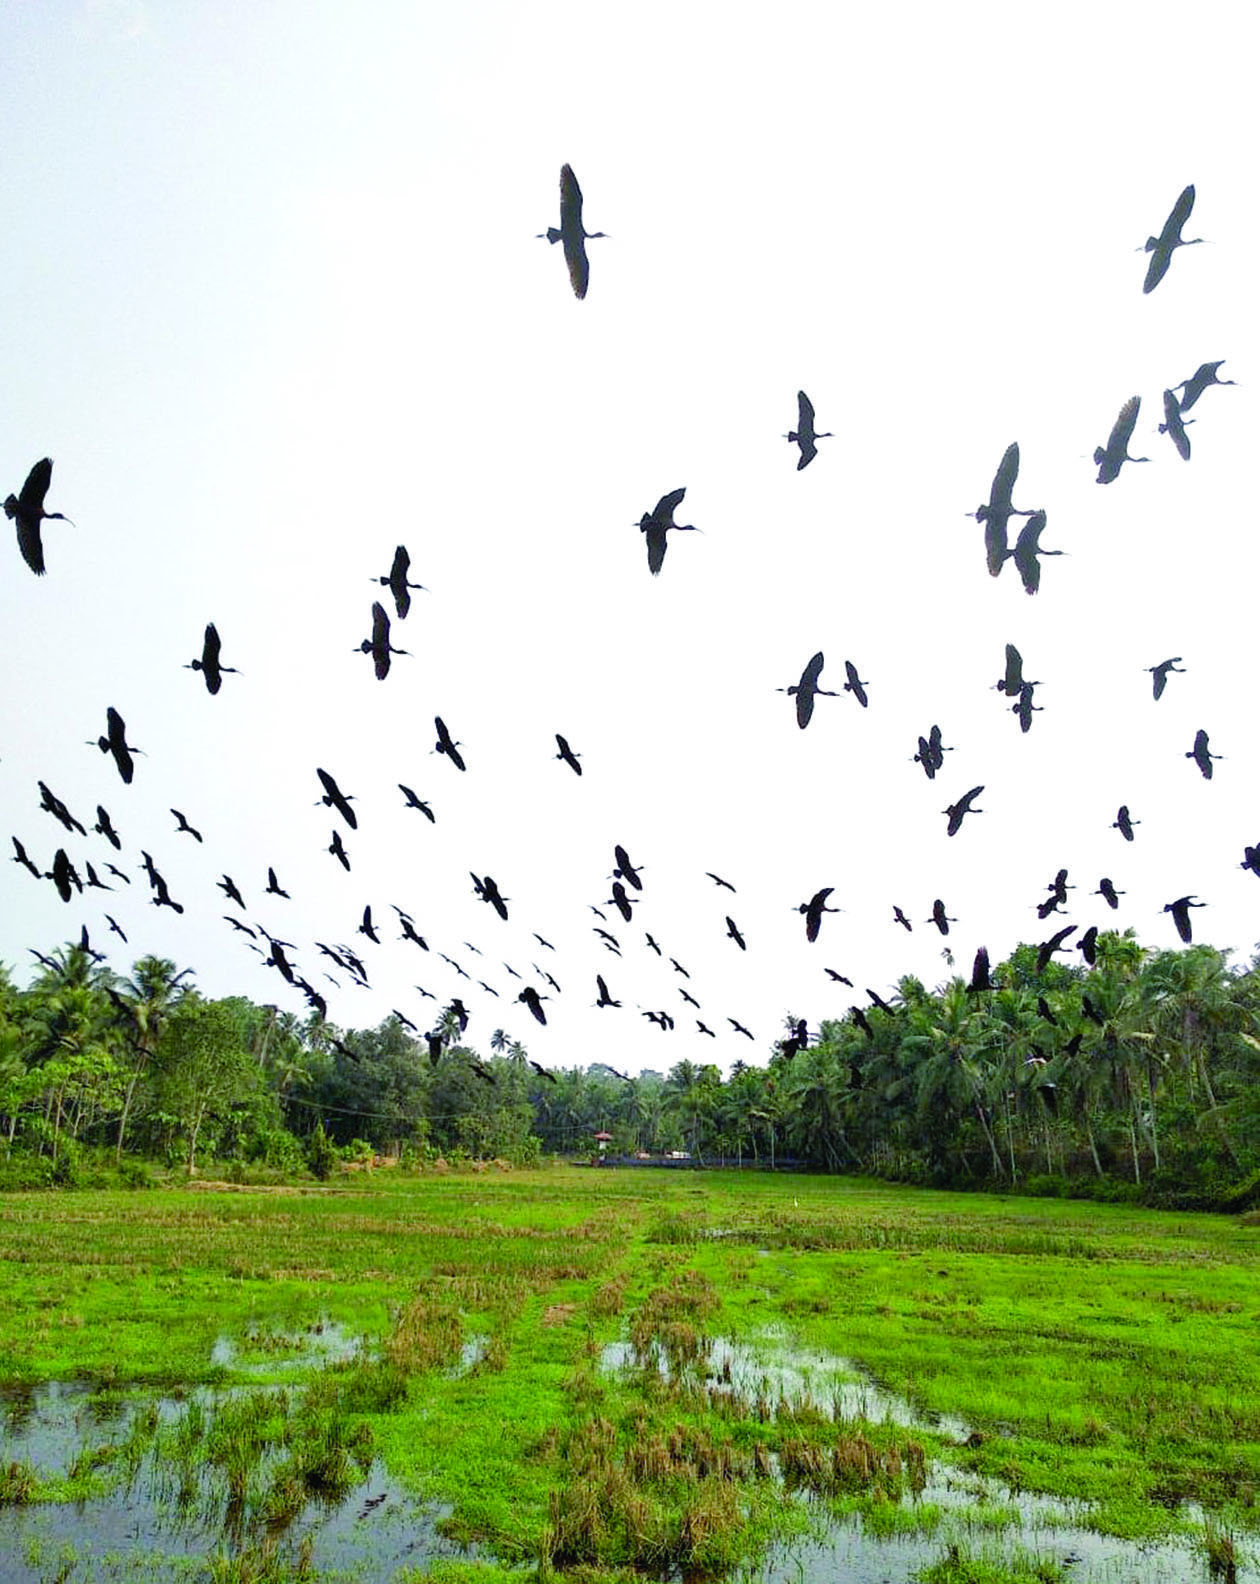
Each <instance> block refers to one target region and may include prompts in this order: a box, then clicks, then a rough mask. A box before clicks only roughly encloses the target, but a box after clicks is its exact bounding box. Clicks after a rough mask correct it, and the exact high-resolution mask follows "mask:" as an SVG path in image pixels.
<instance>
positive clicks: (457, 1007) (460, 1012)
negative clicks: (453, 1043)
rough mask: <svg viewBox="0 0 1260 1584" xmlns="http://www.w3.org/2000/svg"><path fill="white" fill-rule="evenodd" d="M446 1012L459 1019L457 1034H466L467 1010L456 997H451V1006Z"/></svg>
mask: <svg viewBox="0 0 1260 1584" xmlns="http://www.w3.org/2000/svg"><path fill="white" fill-rule="evenodd" d="M447 1010H448V1011H449V1012H453V1013H454V1014H455V1016H456V1017H457V1018H458V1019H459V1032H460V1033H461V1034H464V1033H466V1032H467V1029H468V1008H467V1007H466V1006H465V1005H464V1003H463V1002H462V1001H461V1000H460V998H459V997H458V996H454V997H452V999H451V1004H450V1006H449V1007H448V1008H447Z"/></svg>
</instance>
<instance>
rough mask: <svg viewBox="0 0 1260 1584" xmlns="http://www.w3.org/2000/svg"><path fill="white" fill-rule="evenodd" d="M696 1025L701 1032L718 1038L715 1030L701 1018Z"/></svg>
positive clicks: (711, 1037)
mask: <svg viewBox="0 0 1260 1584" xmlns="http://www.w3.org/2000/svg"><path fill="white" fill-rule="evenodd" d="M696 1027H697V1028H698V1029H699V1030H700V1032H701V1034H707V1035H708V1036H709V1038H710V1039H716V1038H717V1035H716V1034H715V1033H714V1032H713V1030H712V1029H711V1028H710V1027H709V1025H708V1024H707V1023H702V1022H701V1021H700V1019H699V1018H697V1019H696Z"/></svg>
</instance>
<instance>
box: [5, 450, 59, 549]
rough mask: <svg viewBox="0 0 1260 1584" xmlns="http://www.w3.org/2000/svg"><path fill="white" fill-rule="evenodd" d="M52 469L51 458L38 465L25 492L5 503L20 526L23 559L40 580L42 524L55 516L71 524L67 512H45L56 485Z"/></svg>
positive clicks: (24, 487)
mask: <svg viewBox="0 0 1260 1584" xmlns="http://www.w3.org/2000/svg"><path fill="white" fill-rule="evenodd" d="M52 466H53V465H52V458H51V457H45V458H44V459H43V461H42V462H37V463H36V464H35V466H34V467H33V468H32V469H31V471H30V472H29V473H28V474H27V475H26V483H25V484H23V486H22V490H21V493H20V494H18V495H10V496H9V498H8V499H7V500H6V501H5V503H4V512H5V516H6V517H8V518H9V519H10V520H11V521H13V522H15V523H16V524H17V541H18V549H19V550H20V551H21V552H22V559H23V561H25V562H26V564H27V566H28V567H30V569H31V571H32V572H34V573H35V575H36V576H37V577H42V576H43V575H44V542H43V539H42V537H41V534H40V525H41V524H42V523H45V522H47V521H49V520H50V519H51V518H54V517H55V518H59V519H60V520H61V521H62V522H70V519H69V518H68V517H67V516H66V514H65V513H64V512H50V511H45V510H44V496H45V495H47V493H48V486H49V484H51V482H52ZM70 526H71V527H72V528H73V527H74V524H73V523H70Z"/></svg>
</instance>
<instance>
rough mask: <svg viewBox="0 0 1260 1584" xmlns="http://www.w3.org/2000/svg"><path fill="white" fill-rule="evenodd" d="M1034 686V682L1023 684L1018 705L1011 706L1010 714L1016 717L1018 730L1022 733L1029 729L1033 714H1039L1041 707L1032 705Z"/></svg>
mask: <svg viewBox="0 0 1260 1584" xmlns="http://www.w3.org/2000/svg"><path fill="white" fill-rule="evenodd" d="M1036 686H1037V684H1036V683H1035V682H1025V683H1024V685H1023V686H1022V687H1021V688H1020V690H1019V701H1018V703H1015V704H1012V705H1011V714H1012V715H1015V716H1017V717H1018V719H1019V729H1020V731H1022V732H1026V731H1028V730H1029V729H1030V728H1031V726H1032V718H1033V715H1034V714H1036V715H1040V714H1041V705H1040V704H1034V703H1033V688H1035V687H1036Z"/></svg>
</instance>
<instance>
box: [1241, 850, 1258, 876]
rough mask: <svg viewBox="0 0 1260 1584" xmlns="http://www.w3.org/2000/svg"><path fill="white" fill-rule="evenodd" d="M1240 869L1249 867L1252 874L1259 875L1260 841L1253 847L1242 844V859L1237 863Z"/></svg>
mask: <svg viewBox="0 0 1260 1584" xmlns="http://www.w3.org/2000/svg"><path fill="white" fill-rule="evenodd" d="M1238 867H1239V868H1240V869H1250V870H1251V872H1252V874H1253V875H1260V842H1258V843H1257V844H1256V846H1254V847H1248V846H1246V845H1245V844H1244V846H1243V861H1242V862H1241V863H1240V864H1239V865H1238Z"/></svg>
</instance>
